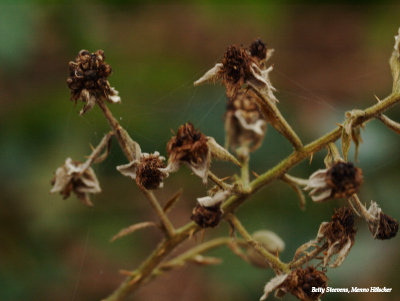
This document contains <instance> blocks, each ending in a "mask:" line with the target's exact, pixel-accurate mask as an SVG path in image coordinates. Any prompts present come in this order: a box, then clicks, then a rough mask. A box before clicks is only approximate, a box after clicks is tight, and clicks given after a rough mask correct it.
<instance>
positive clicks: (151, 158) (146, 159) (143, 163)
mask: <svg viewBox="0 0 400 301" xmlns="http://www.w3.org/2000/svg"><path fill="white" fill-rule="evenodd" d="M164 167H165V165H164V162H163V161H162V157H161V158H160V156H159V155H158V154H157V153H156V154H151V155H147V156H142V157H141V158H140V162H139V164H138V167H137V174H136V183H137V184H138V185H139V186H141V187H144V188H146V189H157V188H158V187H160V186H162V185H161V183H162V181H163V179H164V178H165V176H166V174H165V173H164V172H162V171H161V170H160V169H161V168H164Z"/></svg>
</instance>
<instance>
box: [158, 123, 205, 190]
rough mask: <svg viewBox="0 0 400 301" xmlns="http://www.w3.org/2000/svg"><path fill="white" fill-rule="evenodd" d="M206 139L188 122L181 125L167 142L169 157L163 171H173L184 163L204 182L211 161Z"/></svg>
mask: <svg viewBox="0 0 400 301" xmlns="http://www.w3.org/2000/svg"><path fill="white" fill-rule="evenodd" d="M207 141H208V139H207V137H206V136H205V135H204V134H203V133H201V132H200V131H198V130H196V129H195V128H194V126H193V124H191V123H190V122H188V123H185V124H183V125H181V126H180V127H179V128H178V132H177V133H176V136H173V137H172V138H171V139H170V140H169V142H168V144H167V152H168V154H169V158H168V166H167V168H166V169H165V171H166V172H175V171H177V170H178V169H179V167H180V165H181V163H185V164H186V165H188V166H189V168H190V169H191V170H192V171H193V172H194V173H195V174H196V175H197V176H199V177H200V178H202V179H203V182H204V183H206V182H207V177H208V171H209V168H210V161H211V153H210V151H209V147H208V144H207Z"/></svg>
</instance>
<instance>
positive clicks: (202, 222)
mask: <svg viewBox="0 0 400 301" xmlns="http://www.w3.org/2000/svg"><path fill="white" fill-rule="evenodd" d="M221 217H222V210H221V204H220V203H218V204H216V205H214V206H209V207H205V206H202V205H200V204H197V205H196V207H194V209H193V211H192V216H191V217H190V219H191V220H192V221H194V222H195V223H196V224H197V225H199V226H200V227H201V228H209V227H215V226H217V225H218V224H219V222H220V220H221Z"/></svg>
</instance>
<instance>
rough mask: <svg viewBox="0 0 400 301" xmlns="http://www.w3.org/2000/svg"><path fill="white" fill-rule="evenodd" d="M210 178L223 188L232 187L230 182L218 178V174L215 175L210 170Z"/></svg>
mask: <svg viewBox="0 0 400 301" xmlns="http://www.w3.org/2000/svg"><path fill="white" fill-rule="evenodd" d="M208 178H209V179H210V180H211V181H213V182H214V183H215V184H217V185H218V186H219V188H221V189H223V190H229V189H231V188H232V187H231V186H230V185H229V184H226V183H225V182H224V181H222V180H221V179H220V178H218V176H217V175H215V174H214V173H213V172H211V171H208Z"/></svg>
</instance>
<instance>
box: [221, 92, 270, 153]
mask: <svg viewBox="0 0 400 301" xmlns="http://www.w3.org/2000/svg"><path fill="white" fill-rule="evenodd" d="M256 97H258V96H257V95H255V94H254V93H253V92H252V91H251V90H246V91H240V92H238V93H237V95H236V97H235V98H232V99H231V100H229V101H228V104H227V110H226V113H225V133H226V141H227V144H228V145H229V146H230V147H232V148H233V149H237V148H240V147H246V148H248V149H249V150H250V151H255V150H256V149H258V148H259V147H260V146H261V144H262V141H263V138H264V136H265V133H266V130H267V121H266V118H265V117H264V115H263V114H262V113H261V111H260V108H259V107H258V104H257V100H255V98H256Z"/></svg>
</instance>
